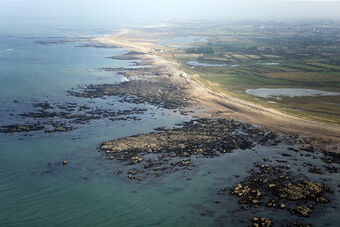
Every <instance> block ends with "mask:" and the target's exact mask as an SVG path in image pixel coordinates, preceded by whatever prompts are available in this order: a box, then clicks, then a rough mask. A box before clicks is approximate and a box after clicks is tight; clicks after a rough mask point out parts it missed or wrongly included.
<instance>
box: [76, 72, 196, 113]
mask: <svg viewBox="0 0 340 227" xmlns="http://www.w3.org/2000/svg"><path fill="white" fill-rule="evenodd" d="M69 94H71V95H73V96H77V97H86V98H102V97H104V96H118V97H121V98H122V101H123V102H130V103H136V104H140V103H149V104H152V105H156V106H160V107H163V108H166V109H177V108H180V107H184V106H188V105H189V104H190V103H191V100H190V99H189V98H188V97H187V95H186V89H185V88H184V87H179V85H177V84H174V83H171V82H170V81H169V80H166V79H163V80H157V81H145V80H131V81H126V82H122V83H120V84H101V85H88V86H87V87H86V88H85V89H83V90H82V91H69Z"/></svg>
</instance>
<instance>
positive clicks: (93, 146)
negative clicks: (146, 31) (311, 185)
mask: <svg viewBox="0 0 340 227" xmlns="http://www.w3.org/2000/svg"><path fill="white" fill-rule="evenodd" d="M0 39H1V42H0V50H5V51H2V52H0V119H1V124H5V123H11V122H14V120H15V117H11V116H9V114H11V113H14V114H17V113H22V112H23V111H24V112H26V111H30V110H31V109H32V105H31V104H32V101H35V100H37V101H49V102H52V103H55V102H57V103H65V102H76V103H80V104H87V103H89V102H91V103H92V102H94V103H92V104H93V105H97V106H98V107H103V108H104V107H107V106H109V107H110V108H113V109H115V110H120V109H129V108H133V107H147V108H148V111H147V112H146V113H144V114H142V115H141V116H139V117H141V118H142V120H141V121H116V122H112V121H109V120H105V119H103V120H95V121H92V122H90V123H89V124H86V125H83V126H81V127H79V128H77V129H76V130H74V131H70V132H67V133H55V134H44V133H41V132H31V133H22V134H0V144H1V146H0V160H1V165H0V201H1V203H0V210H1V212H0V226H150V225H156V226H174V225H177V226H197V225H198V224H199V225H200V226H218V225H221V226H222V225H223V226H231V225H239V221H240V220H246V221H248V220H249V218H250V217H252V216H254V215H262V216H263V215H266V216H270V217H276V221H278V220H281V221H283V222H284V220H285V219H287V218H291V216H290V215H289V213H288V212H283V211H282V212H281V211H279V212H280V215H278V214H277V213H273V211H269V212H268V211H264V210H257V211H249V212H245V213H244V212H238V211H237V210H238V208H239V205H238V203H237V200H236V198H234V197H233V196H231V195H230V196H226V197H224V198H223V199H221V198H219V197H217V195H216V192H217V191H218V190H219V189H220V188H221V187H233V186H234V185H236V184H237V183H238V182H239V181H240V180H241V179H242V178H243V177H245V176H247V175H248V171H249V170H250V169H251V168H252V167H253V164H252V163H253V162H260V161H261V160H262V159H263V158H264V157H267V158H273V159H275V158H280V159H282V158H283V157H281V156H280V155H279V153H280V152H287V148H286V147H261V146H259V147H256V148H254V149H251V150H244V151H234V152H233V153H230V154H225V155H221V156H219V157H216V158H211V159H200V158H193V163H194V164H195V165H196V167H195V168H194V169H193V171H187V172H176V173H172V174H169V175H166V176H165V177H162V178H150V179H148V180H146V181H143V182H136V181H129V180H128V179H127V178H126V177H125V176H117V175H116V173H117V171H118V170H119V169H120V168H121V165H120V163H118V161H110V160H107V159H106V158H105V157H104V155H103V154H102V153H98V152H97V148H98V146H99V144H100V143H101V142H103V141H106V140H110V139H113V138H119V137H124V136H130V135H135V134H139V133H145V132H150V131H152V130H153V129H154V128H157V127H160V126H168V127H173V126H174V125H175V124H176V123H180V122H183V121H186V120H189V117H187V116H182V115H180V114H179V112H174V111H169V110H164V109H161V108H156V107H153V106H149V105H135V104H128V103H121V102H119V100H118V99H117V98H114V97H111V98H106V99H92V100H89V99H84V98H76V97H70V96H67V93H66V91H67V90H68V89H70V88H73V87H77V86H78V85H82V86H84V85H87V84H91V83H119V82H121V81H123V80H124V78H123V77H121V76H119V75H116V74H115V73H114V72H103V71H101V70H98V68H101V67H129V65H130V64H131V62H129V61H119V60H112V59H108V58H106V57H108V56H113V55H119V54H122V53H125V52H126V51H125V50H122V49H113V48H112V49H103V48H80V47H77V44H76V43H69V44H63V45H38V44H35V43H34V41H35V40H41V39H44V38H41V37H40V38H37V39H35V38H34V37H33V39H25V38H24V37H21V36H18V35H17V36H11V37H1V38H0ZM8 49H12V50H11V51H8ZM14 100H16V101H17V102H13V101H14ZM286 159H288V161H289V163H291V165H292V166H295V167H294V168H297V169H298V168H299V166H301V165H302V162H304V161H306V160H309V161H310V162H317V160H313V159H312V158H311V157H304V156H299V155H296V156H295V157H292V158H286ZM295 159H296V160H295ZM63 160H67V161H68V162H69V164H68V165H66V166H63V165H61V162H62V161H63ZM48 163H51V164H50V165H48ZM294 163H295V165H294ZM235 174H238V175H240V177H238V178H235V176H234V175H235ZM310 177H311V178H312V179H317V178H318V176H315V175H313V174H310ZM323 177H324V178H327V179H329V182H330V184H331V185H332V188H333V189H336V188H335V187H336V184H338V183H339V174H329V175H325V176H323ZM189 179H190V180H189ZM335 193H336V194H335V195H334V197H335V198H336V204H339V201H338V200H339V198H340V197H339V193H338V192H337V191H336V190H335ZM216 200H223V202H222V203H221V204H219V205H216V204H215V203H214V201H216ZM207 210H212V211H213V212H212V213H210V215H205V213H206V212H207ZM235 212H236V213H235ZM338 213H339V209H338V208H332V207H329V208H327V210H326V211H325V212H324V213H323V214H324V215H323V216H322V217H321V218H320V217H319V216H318V215H315V216H312V217H311V219H310V220H309V221H310V222H313V223H314V224H319V225H320V226H322V225H325V224H327V223H331V224H332V225H333V224H335V225H337V224H340V220H339V218H338V216H337V214H338Z"/></svg>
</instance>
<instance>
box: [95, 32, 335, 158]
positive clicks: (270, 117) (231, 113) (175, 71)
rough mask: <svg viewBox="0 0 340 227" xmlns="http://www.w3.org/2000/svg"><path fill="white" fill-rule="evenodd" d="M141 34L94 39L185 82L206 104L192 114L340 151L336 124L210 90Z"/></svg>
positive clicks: (181, 82)
mask: <svg viewBox="0 0 340 227" xmlns="http://www.w3.org/2000/svg"><path fill="white" fill-rule="evenodd" d="M143 35H145V34H141V33H139V32H138V31H134V30H127V29H124V30H121V31H120V32H118V33H117V34H115V35H112V36H107V37H100V38H95V39H93V41H94V42H98V43H101V44H105V45H110V46H112V45H114V46H117V47H121V48H125V49H127V50H130V51H135V52H139V53H140V55H139V56H138V58H140V59H143V60H145V61H147V62H148V63H149V64H151V65H152V68H153V69H154V71H155V72H156V71H157V73H159V72H160V74H161V75H162V76H163V77H164V78H168V79H169V80H171V81H172V82H175V83H178V84H181V85H182V84H185V86H186V87H187V89H188V92H187V94H188V96H189V97H190V98H192V99H193V100H195V101H197V102H198V103H200V104H201V105H203V106H205V107H207V111H206V112H205V113H203V115H201V114H196V115H195V114H194V116H195V117H202V116H204V117H206V116H207V115H208V116H209V117H210V118H232V119H235V120H239V121H244V122H247V123H251V124H255V125H259V126H263V127H268V128H272V129H274V130H280V131H284V132H290V133H297V134H299V135H304V136H307V137H315V138H319V139H323V140H325V141H324V142H325V144H324V145H325V146H328V145H329V146H332V147H333V146H334V145H335V146H334V147H335V148H334V147H333V149H332V150H333V151H335V152H338V153H339V152H340V150H339V146H337V145H336V144H338V143H340V128H339V126H338V125H331V124H327V123H321V122H316V121H312V120H308V119H303V118H299V117H295V116H292V115H288V114H286V113H282V112H280V111H278V110H276V109H272V108H267V107H263V106H260V105H258V104H254V103H251V102H249V101H245V100H242V99H239V98H236V97H233V96H230V95H226V94H222V93H219V92H216V91H213V90H211V89H210V88H209V87H207V86H206V85H203V84H202V83H200V82H199V81H198V80H195V77H196V78H197V77H199V75H189V74H188V73H186V72H184V71H183V70H182V69H181V67H180V65H179V64H178V63H177V62H173V61H172V60H169V59H165V58H164V57H163V56H164V52H166V47H162V46H159V45H158V44H155V42H154V40H152V39H150V38H148V37H144V36H143ZM136 37H138V39H137V38H136ZM162 55H163V56H162ZM169 75H170V76H169ZM135 77H137V78H138V75H135Z"/></svg>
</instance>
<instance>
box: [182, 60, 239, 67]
mask: <svg viewBox="0 0 340 227" xmlns="http://www.w3.org/2000/svg"><path fill="white" fill-rule="evenodd" d="M187 64H188V65H190V66H194V67H195V66H203V67H232V68H234V67H239V66H240V65H229V64H212V63H202V62H198V61H188V62H187Z"/></svg>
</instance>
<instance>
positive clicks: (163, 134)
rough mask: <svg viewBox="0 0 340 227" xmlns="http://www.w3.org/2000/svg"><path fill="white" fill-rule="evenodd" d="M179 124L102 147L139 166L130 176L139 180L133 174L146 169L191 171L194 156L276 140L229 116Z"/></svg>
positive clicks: (211, 155)
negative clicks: (177, 126) (227, 117)
mask: <svg viewBox="0 0 340 227" xmlns="http://www.w3.org/2000/svg"><path fill="white" fill-rule="evenodd" d="M180 126H181V127H180V128H175V129H168V128H164V127H162V128H157V129H156V130H157V131H158V132H152V133H148V134H142V135H137V136H132V137H126V138H120V139H117V140H112V141H108V142H105V143H103V144H101V146H100V150H101V151H103V152H105V154H106V155H107V157H108V159H111V160H114V159H115V160H118V161H119V162H120V163H121V164H123V165H124V164H125V165H136V167H135V169H134V171H135V172H134V174H129V175H128V176H129V178H130V179H136V177H132V176H130V175H136V174H137V173H139V172H143V171H144V172H145V171H147V172H148V174H151V173H153V172H155V173H156V175H157V176H159V175H161V174H162V173H163V172H165V173H167V172H171V171H172V170H176V169H178V168H179V169H187V170H191V169H192V167H193V166H194V164H193V163H192V160H191V157H214V156H217V155H219V154H222V153H228V152H231V151H233V150H236V149H249V148H252V147H253V146H254V145H255V144H258V143H261V144H271V143H273V142H274V143H276V142H277V141H276V136H275V135H272V133H270V132H267V131H264V130H261V129H259V128H255V127H253V126H251V125H249V124H245V123H240V122H236V121H234V120H228V119H198V120H192V121H190V122H187V123H184V124H181V125H180ZM154 158H156V159H154ZM148 170H151V171H148Z"/></svg>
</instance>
